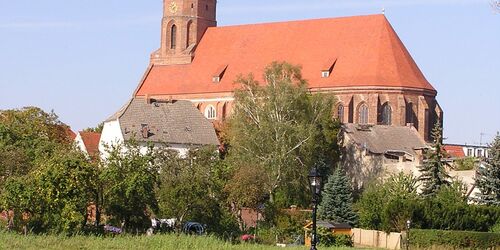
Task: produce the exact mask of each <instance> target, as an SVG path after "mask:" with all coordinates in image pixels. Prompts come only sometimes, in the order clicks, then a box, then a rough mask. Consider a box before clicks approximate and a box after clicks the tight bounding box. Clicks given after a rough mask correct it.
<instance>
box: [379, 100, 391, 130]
mask: <svg viewBox="0 0 500 250" xmlns="http://www.w3.org/2000/svg"><path fill="white" fill-rule="evenodd" d="M380 122H381V124H382V125H391V123H392V108H391V106H390V105H389V103H387V102H386V103H384V105H382V113H381V120H380Z"/></svg>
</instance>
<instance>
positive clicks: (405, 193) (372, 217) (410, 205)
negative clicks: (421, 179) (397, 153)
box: [355, 173, 418, 231]
mask: <svg viewBox="0 0 500 250" xmlns="http://www.w3.org/2000/svg"><path fill="white" fill-rule="evenodd" d="M417 187H418V186H417V180H416V179H415V177H413V176H412V175H406V174H404V173H399V174H397V175H392V176H390V177H389V178H388V179H387V180H386V181H385V182H382V183H381V182H373V183H370V184H369V185H368V187H367V188H366V190H365V191H364V193H363V194H362V196H361V198H360V200H359V201H358V203H357V204H356V205H355V206H356V208H357V209H358V212H359V217H360V218H359V222H360V226H361V227H363V228H367V229H374V230H385V231H401V230H403V229H404V228H405V225H406V220H408V219H409V218H412V217H413V215H414V214H415V213H416V211H417V210H416V209H417V208H416V207H415V203H417V198H418V197H417Z"/></svg>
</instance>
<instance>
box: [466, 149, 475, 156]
mask: <svg viewBox="0 0 500 250" xmlns="http://www.w3.org/2000/svg"><path fill="white" fill-rule="evenodd" d="M467 156H474V150H473V149H472V148H468V149H467Z"/></svg>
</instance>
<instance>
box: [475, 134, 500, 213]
mask: <svg viewBox="0 0 500 250" xmlns="http://www.w3.org/2000/svg"><path fill="white" fill-rule="evenodd" d="M476 186H477V187H478V188H479V190H480V192H479V193H478V201H479V202H480V203H482V204H486V205H496V206H500V135H499V134H497V136H496V137H495V139H494V140H493V142H492V143H491V144H490V151H489V157H488V159H486V162H485V164H484V166H480V167H479V168H478V170H477V175H476Z"/></svg>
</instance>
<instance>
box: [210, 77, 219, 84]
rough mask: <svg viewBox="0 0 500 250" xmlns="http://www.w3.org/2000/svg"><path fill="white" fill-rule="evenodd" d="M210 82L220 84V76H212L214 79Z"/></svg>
mask: <svg viewBox="0 0 500 250" xmlns="http://www.w3.org/2000/svg"><path fill="white" fill-rule="evenodd" d="M212 82H213V83H218V82H220V76H214V77H212Z"/></svg>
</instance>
